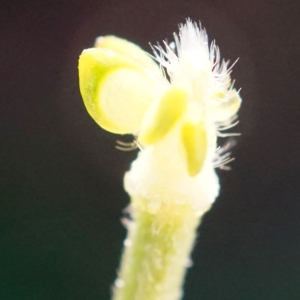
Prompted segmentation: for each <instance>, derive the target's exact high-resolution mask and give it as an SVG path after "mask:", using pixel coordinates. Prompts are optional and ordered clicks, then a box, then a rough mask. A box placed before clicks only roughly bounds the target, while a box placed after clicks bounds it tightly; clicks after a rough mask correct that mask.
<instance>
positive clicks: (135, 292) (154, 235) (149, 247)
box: [113, 196, 200, 300]
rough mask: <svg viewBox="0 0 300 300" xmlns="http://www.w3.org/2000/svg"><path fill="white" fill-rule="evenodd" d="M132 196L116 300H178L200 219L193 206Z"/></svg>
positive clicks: (117, 282) (117, 281) (116, 287)
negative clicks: (156, 204)
mask: <svg viewBox="0 0 300 300" xmlns="http://www.w3.org/2000/svg"><path fill="white" fill-rule="evenodd" d="M150 202H151V201H149V199H145V198H142V197H140V196H136V197H132V209H133V218H134V221H133V222H131V224H130V225H129V228H128V236H127V239H126V240H125V243H124V244H125V249H124V253H123V257H122V262H121V269H120V272H119V278H118V279H117V280H116V284H115V287H114V295H113V300H141V299H147V300H178V299H180V298H181V296H182V284H183V279H184V275H185V272H186V267H188V265H189V263H188V262H189V256H190V252H191V249H192V247H193V244H194V240H195V236H196V228H197V226H198V224H199V222H200V216H199V214H197V213H196V210H195V209H194V208H193V207H192V205H191V204H190V203H187V202H182V201H162V202H161V205H160V208H159V209H158V210H156V211H155V212H154V211H153V210H151V208H150V206H149V203H150Z"/></svg>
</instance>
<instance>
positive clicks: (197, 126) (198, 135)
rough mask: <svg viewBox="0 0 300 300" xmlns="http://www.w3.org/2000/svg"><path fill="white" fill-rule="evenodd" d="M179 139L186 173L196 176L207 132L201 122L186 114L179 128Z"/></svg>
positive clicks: (203, 156) (205, 147)
mask: <svg viewBox="0 0 300 300" xmlns="http://www.w3.org/2000/svg"><path fill="white" fill-rule="evenodd" d="M181 139H182V142H183V147H184V150H185V158H186V164H187V170H188V173H189V175H190V176H191V177H193V176H196V175H197V174H198V173H199V172H200V171H201V169H202V167H203V164H204V161H205V158H206V155H207V148H208V141H207V133H206V130H205V127H204V124H203V122H202V121H201V120H200V119H198V120H197V119H195V118H194V117H193V116H192V117H191V116H190V115H188V116H187V119H186V121H185V123H184V124H183V126H182V129H181Z"/></svg>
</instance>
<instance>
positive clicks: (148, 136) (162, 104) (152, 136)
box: [139, 87, 188, 146]
mask: <svg viewBox="0 0 300 300" xmlns="http://www.w3.org/2000/svg"><path fill="white" fill-rule="evenodd" d="M187 102H188V95H187V93H186V91H185V90H184V89H181V88H179V87H171V88H169V89H168V90H167V91H166V92H165V94H164V95H163V96H162V98H161V99H159V101H158V102H157V103H153V105H152V107H151V108H150V109H149V111H147V113H146V114H145V118H144V120H143V123H142V128H141V131H140V134H139V141H140V143H141V144H142V145H145V146H146V145H152V144H155V143H157V142H159V141H160V140H161V139H162V138H163V137H164V136H165V135H166V134H168V132H169V131H170V130H171V129H172V128H173V126H174V125H175V124H176V122H177V121H178V120H179V119H180V117H181V116H182V115H183V113H184V112H185V110H186V107H187Z"/></svg>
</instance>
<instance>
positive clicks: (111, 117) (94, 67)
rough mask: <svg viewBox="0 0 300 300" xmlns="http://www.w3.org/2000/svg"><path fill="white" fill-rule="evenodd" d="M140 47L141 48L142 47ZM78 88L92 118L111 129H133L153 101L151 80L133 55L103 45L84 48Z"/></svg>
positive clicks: (116, 131)
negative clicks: (101, 46)
mask: <svg viewBox="0 0 300 300" xmlns="http://www.w3.org/2000/svg"><path fill="white" fill-rule="evenodd" d="M141 51H142V50H141ZM79 80H80V82H79V83H80V92H81V95H82V98H83V100H84V103H85V106H86V108H87V110H88V112H89V113H90V115H91V116H92V117H93V119H94V120H95V121H96V122H97V123H98V124H99V125H100V126H101V127H103V128H104V129H106V130H108V131H110V132H114V133H120V134H125V133H134V132H137V131H138V129H139V128H140V125H141V122H142V118H143V116H144V113H145V111H146V110H147V109H148V107H149V105H150V104H151V102H152V101H153V84H154V83H153V81H152V78H151V76H149V75H148V71H147V70H145V68H144V66H143V65H141V64H140V63H139V62H138V61H136V60H135V59H134V58H132V57H130V56H129V55H125V54H122V53H119V52H116V51H114V50H111V49H106V48H92V49H87V50H84V51H83V52H82V54H81V56H80V59H79Z"/></svg>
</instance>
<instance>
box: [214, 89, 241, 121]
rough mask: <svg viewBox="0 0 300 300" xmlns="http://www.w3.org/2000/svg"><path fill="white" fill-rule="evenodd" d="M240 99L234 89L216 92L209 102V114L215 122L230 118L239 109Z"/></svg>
mask: <svg viewBox="0 0 300 300" xmlns="http://www.w3.org/2000/svg"><path fill="white" fill-rule="evenodd" d="M241 102H242V99H241V97H240V95H239V93H238V92H237V91H236V90H230V91H226V93H224V92H218V93H216V94H215V95H214V97H213V99H212V101H211V102H210V114H211V117H212V119H213V120H214V121H215V122H224V121H227V120H229V119H230V118H232V117H233V116H234V115H235V114H236V113H237V112H238V110H239V109H240V106H241Z"/></svg>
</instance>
